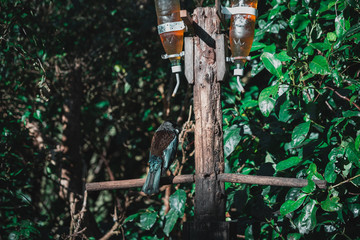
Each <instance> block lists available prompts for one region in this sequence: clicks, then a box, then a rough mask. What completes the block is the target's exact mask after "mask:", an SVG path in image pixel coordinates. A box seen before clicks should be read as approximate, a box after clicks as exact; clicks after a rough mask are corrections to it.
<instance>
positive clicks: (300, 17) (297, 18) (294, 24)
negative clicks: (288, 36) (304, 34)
mask: <svg viewBox="0 0 360 240" xmlns="http://www.w3.org/2000/svg"><path fill="white" fill-rule="evenodd" d="M309 23H310V20H309V19H308V17H307V14H295V15H292V16H291V18H290V21H289V26H290V27H291V28H292V29H294V30H295V31H297V32H301V31H302V30H304V29H305V28H306V27H307V25H309Z"/></svg>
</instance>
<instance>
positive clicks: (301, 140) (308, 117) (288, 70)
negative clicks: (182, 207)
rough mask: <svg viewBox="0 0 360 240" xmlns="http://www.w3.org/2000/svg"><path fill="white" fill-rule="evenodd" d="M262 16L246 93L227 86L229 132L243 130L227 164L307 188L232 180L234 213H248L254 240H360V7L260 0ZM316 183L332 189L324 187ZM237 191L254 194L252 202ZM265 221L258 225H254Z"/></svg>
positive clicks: (329, 0) (329, 2)
mask: <svg viewBox="0 0 360 240" xmlns="http://www.w3.org/2000/svg"><path fill="white" fill-rule="evenodd" d="M259 12H260V16H259V17H258V19H257V27H256V34H255V40H254V44H253V48H252V50H251V52H252V55H253V58H252V61H251V64H249V65H248V68H247V69H248V70H249V71H251V73H252V76H253V78H252V79H251V80H250V82H249V83H248V86H246V88H245V89H246V91H247V92H246V93H245V94H244V95H243V96H240V95H239V93H237V92H236V91H234V90H230V91H232V93H233V94H237V96H236V98H235V102H231V101H230V100H228V99H227V97H226V98H225V101H224V104H223V107H224V119H225V122H224V124H225V127H224V128H225V136H230V135H231V131H233V132H234V133H233V134H236V135H237V136H239V139H237V140H236V142H238V144H237V145H236V146H232V148H231V149H234V150H233V151H231V153H230V154H226V166H229V168H230V171H231V172H240V173H243V174H256V175H270V176H279V177H297V178H304V179H307V180H308V185H307V186H305V187H303V188H301V189H290V190H288V189H286V188H279V187H266V186H264V187H260V186H255V185H254V186H245V185H235V184H233V185H232V186H229V187H228V188H227V191H228V193H229V197H228V202H227V206H228V208H227V209H228V210H229V214H230V216H231V219H232V220H236V219H244V218H246V219H251V221H250V222H249V223H248V224H247V225H246V227H244V229H243V234H245V236H248V237H249V238H252V237H254V238H257V237H261V238H262V239H277V238H282V239H300V238H304V239H312V238H315V237H318V238H322V239H343V238H346V239H355V238H357V237H359V235H358V233H355V232H354V229H357V228H359V227H360V226H359V220H360V219H359V217H358V215H357V216H355V215H354V214H353V212H351V210H350V209H352V206H353V205H352V204H353V203H354V202H353V201H355V202H358V201H359V198H358V193H359V185H358V184H357V183H358V180H357V179H358V178H359V177H360V176H359V167H360V166H359V164H360V155H359V154H360V149H359V146H360V144H359V142H360V138H359V130H358V127H357V126H359V124H360V121H359V120H360V119H359V117H358V116H359V115H358V114H359V112H360V107H359V105H360V99H359V93H360V92H359V90H360V84H359V82H358V80H359V75H358V69H359V67H360V61H359V60H360V58H359V54H358V53H359V52H360V48H359V41H360V38H359V37H360V35H359V31H360V28H359V14H358V12H359V5H358V4H357V3H355V1H335V0H326V1H301V0H289V1H275V0H273V1H266V2H259ZM231 81H234V80H233V79H232V80H231ZM230 86H231V83H230ZM224 91H225V92H227V91H228V90H227V89H224ZM225 96H226V95H225ZM254 101H258V105H254V104H252V103H253V102H254ZM238 132H240V134H238ZM227 141H230V139H227V138H225V139H224V144H225V146H226V145H228V144H230V143H228V142H227ZM232 142H233V143H234V142H235V140H232ZM225 152H226V151H225ZM317 179H325V180H326V181H327V182H328V184H329V187H328V189H325V190H321V189H319V188H317V187H316V185H315V183H314V181H313V180H317ZM231 191H244V192H248V193H251V194H249V195H247V199H246V201H245V206H241V207H240V206H239V205H238V203H237V201H244V200H241V198H239V197H234V195H232V194H231ZM254 201H255V202H257V203H258V204H257V205H255V206H254V205H253V202H254ZM354 207H355V206H354ZM252 208H253V210H252ZM355 208H357V206H356V207H355ZM260 209H262V211H260ZM259 212H261V213H259ZM278 212H280V214H278ZM240 221H241V220H240ZM259 224H261V226H262V227H261V231H254V229H258V226H259ZM249 229H251V231H250V230H249ZM279 233H281V235H279Z"/></svg>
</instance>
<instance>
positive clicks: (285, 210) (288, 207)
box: [280, 194, 307, 216]
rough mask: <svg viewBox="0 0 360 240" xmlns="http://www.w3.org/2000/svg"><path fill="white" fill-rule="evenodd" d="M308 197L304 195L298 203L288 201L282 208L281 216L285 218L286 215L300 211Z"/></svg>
mask: <svg viewBox="0 0 360 240" xmlns="http://www.w3.org/2000/svg"><path fill="white" fill-rule="evenodd" d="M306 197H307V195H306V194H303V195H301V196H300V197H299V198H298V199H297V200H296V201H293V200H287V201H286V202H284V203H283V204H282V205H281V207H280V213H281V215H283V216H285V215H286V214H289V213H291V212H293V211H295V210H296V209H298V208H299V207H300V206H301V205H302V204H303V202H304V200H305V198H306Z"/></svg>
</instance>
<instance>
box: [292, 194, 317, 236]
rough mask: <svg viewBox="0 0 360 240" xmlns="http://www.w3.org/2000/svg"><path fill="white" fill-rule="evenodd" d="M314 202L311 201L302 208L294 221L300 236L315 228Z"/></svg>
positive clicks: (315, 208) (315, 209)
mask: <svg viewBox="0 0 360 240" xmlns="http://www.w3.org/2000/svg"><path fill="white" fill-rule="evenodd" d="M315 204H316V201H315V200H313V199H311V200H310V202H309V203H308V204H306V205H305V207H304V208H303V210H302V212H301V214H300V216H299V217H298V218H297V219H295V221H294V222H295V225H296V227H297V228H298V230H299V232H300V233H301V234H306V233H309V232H310V231H311V230H313V229H314V228H315V226H316V211H317V209H318V208H317V207H316V206H315Z"/></svg>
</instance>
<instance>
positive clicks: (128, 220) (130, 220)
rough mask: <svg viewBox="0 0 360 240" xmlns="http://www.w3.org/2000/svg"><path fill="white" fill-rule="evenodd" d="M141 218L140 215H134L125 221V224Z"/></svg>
mask: <svg viewBox="0 0 360 240" xmlns="http://www.w3.org/2000/svg"><path fill="white" fill-rule="evenodd" d="M139 216H140V213H135V214H133V215H130V216H128V217H127V218H126V219H125V220H124V224H125V223H127V222H132V221H134V220H135V219H136V218H138V217H139Z"/></svg>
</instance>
